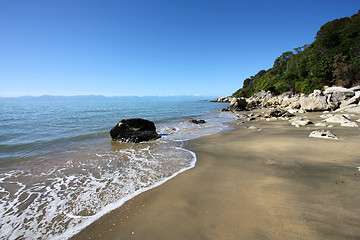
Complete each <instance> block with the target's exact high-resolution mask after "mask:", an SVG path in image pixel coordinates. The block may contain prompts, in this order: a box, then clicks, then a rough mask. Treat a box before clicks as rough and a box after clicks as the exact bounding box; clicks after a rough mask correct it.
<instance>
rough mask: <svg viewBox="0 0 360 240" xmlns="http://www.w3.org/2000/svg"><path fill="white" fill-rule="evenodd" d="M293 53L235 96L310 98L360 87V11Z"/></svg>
mask: <svg viewBox="0 0 360 240" xmlns="http://www.w3.org/2000/svg"><path fill="white" fill-rule="evenodd" d="M294 52H295V53H294ZM294 52H293V51H288V52H284V53H283V54H281V56H280V57H278V58H277V59H276V60H275V61H274V65H273V67H272V68H270V69H268V70H266V71H265V70H261V71H259V72H258V73H257V74H256V75H255V76H251V77H250V78H247V79H245V80H244V84H243V87H242V88H240V89H239V90H237V91H236V92H235V93H234V94H233V96H234V97H250V96H251V95H253V94H255V93H257V92H259V91H261V90H265V91H271V92H272V93H274V94H281V93H283V92H287V91H292V92H297V93H306V94H309V93H311V92H312V91H313V90H314V89H322V88H323V87H324V86H333V85H336V86H344V87H351V86H355V85H358V84H360V11H358V13H357V14H355V15H353V16H352V17H351V18H350V17H345V18H341V19H336V20H334V21H331V22H328V23H326V24H324V25H323V26H321V28H320V30H319V31H318V32H317V34H316V37H315V41H314V42H313V43H311V44H310V45H304V46H301V47H297V48H294Z"/></svg>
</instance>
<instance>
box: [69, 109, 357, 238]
mask: <svg viewBox="0 0 360 240" xmlns="http://www.w3.org/2000/svg"><path fill="white" fill-rule="evenodd" d="M305 115H306V116H307V117H308V118H309V119H311V120H312V121H320V120H321V119H320V115H321V113H305V114H303V116H305ZM358 118H359V117H358ZM358 118H356V117H355V118H354V119H358ZM231 125H232V129H230V130H227V131H224V132H221V133H219V134H215V135H211V136H207V137H203V138H200V139H196V140H193V141H191V142H188V143H187V146H186V148H187V149H189V150H191V151H193V152H195V153H196V155H197V163H196V166H195V168H193V169H190V170H188V171H186V172H184V173H182V174H179V175H178V176H176V177H175V178H173V179H171V180H169V181H168V182H166V183H164V184H163V185H161V186H159V187H157V188H155V189H152V190H150V191H147V192H145V193H142V194H140V195H139V196H137V197H135V198H134V199H132V200H130V201H128V202H126V203H125V204H124V205H123V206H122V207H120V208H119V209H117V210H115V211H112V212H111V213H109V214H107V215H105V216H104V217H102V218H101V219H100V220H98V221H96V222H95V223H93V224H92V225H90V226H89V227H87V228H86V229H84V230H83V231H82V232H80V233H79V234H78V235H76V236H75V237H73V238H72V239H251V240H254V239H262V240H263V239H360V208H359V206H360V197H359V196H360V172H359V170H358V168H357V167H360V147H359V143H360V129H359V128H357V127H356V128H348V127H340V126H338V125H336V124H334V125H335V126H334V127H333V128H324V127H315V126H314V125H313V124H312V125H308V126H305V127H299V128H296V127H294V126H291V125H290V124H289V122H288V121H283V120H277V121H250V122H247V123H244V124H241V125H238V124H235V123H234V124H231ZM250 126H253V127H252V128H249V127H250ZM316 129H328V130H331V132H333V133H334V134H335V135H336V136H337V137H338V138H339V140H337V141H336V140H330V139H318V138H309V137H308V136H309V134H310V132H311V131H312V130H316Z"/></svg>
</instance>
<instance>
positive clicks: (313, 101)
mask: <svg viewBox="0 0 360 240" xmlns="http://www.w3.org/2000/svg"><path fill="white" fill-rule="evenodd" d="M299 103H300V106H301V108H302V109H304V110H306V111H325V110H328V109H329V106H328V104H327V102H326V97H325V96H324V95H323V94H322V93H321V91H318V90H315V91H314V93H312V94H310V95H309V96H305V95H304V96H301V97H300V99H299Z"/></svg>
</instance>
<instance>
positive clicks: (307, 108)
mask: <svg viewBox="0 0 360 240" xmlns="http://www.w3.org/2000/svg"><path fill="white" fill-rule="evenodd" d="M215 101H218V102H224V101H228V102H230V105H229V107H228V108H226V109H223V110H224V111H233V112H235V111H251V110H253V109H264V108H267V109H269V110H268V111H267V113H265V112H263V113H262V114H259V113H257V114H255V113H253V112H250V113H242V114H241V116H239V117H241V118H242V119H244V120H247V121H254V120H266V121H274V120H278V119H282V120H288V121H289V123H290V124H291V125H293V126H295V127H303V126H307V125H309V124H314V126H315V127H328V128H331V127H334V125H333V124H339V125H340V126H343V127H359V123H360V119H357V120H355V121H353V120H352V119H351V118H354V117H356V115H354V113H355V114H360V85H359V86H357V87H353V88H343V87H325V89H324V90H323V91H321V90H315V91H314V92H313V93H311V94H309V95H305V94H294V93H292V92H286V93H283V94H281V95H278V96H274V95H273V94H271V92H265V91H261V92H259V93H257V94H255V95H253V96H251V97H250V98H229V97H227V98H219V99H217V100H215ZM313 111H322V112H324V114H323V115H321V116H320V117H321V118H322V119H323V120H321V121H320V122H317V123H314V122H313V121H311V120H310V119H308V117H307V116H305V115H303V114H301V113H306V112H313ZM297 113H300V114H301V115H300V116H295V114H297ZM242 123H243V122H239V124H242ZM309 137H318V138H327V139H335V140H337V137H336V136H335V135H334V134H333V133H331V132H329V131H327V130H316V131H313V132H312V133H310V135H309Z"/></svg>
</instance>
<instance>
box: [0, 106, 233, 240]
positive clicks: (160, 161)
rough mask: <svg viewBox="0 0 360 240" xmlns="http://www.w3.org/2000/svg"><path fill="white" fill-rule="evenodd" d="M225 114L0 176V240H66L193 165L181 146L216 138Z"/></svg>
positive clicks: (175, 124)
mask: <svg viewBox="0 0 360 240" xmlns="http://www.w3.org/2000/svg"><path fill="white" fill-rule="evenodd" d="M230 117H231V115H225V118H224V115H221V114H220V113H219V115H216V114H214V115H211V116H208V118H205V120H206V121H207V123H206V124H204V125H195V124H192V123H189V122H187V121H183V122H169V123H165V124H162V125H160V126H158V131H159V132H160V133H162V134H166V133H167V132H169V129H171V134H169V135H164V136H163V138H161V139H159V140H157V141H156V142H153V143H141V144H117V143H113V144H112V145H111V144H110V143H108V145H111V147H108V148H102V147H99V148H96V146H88V147H84V148H82V149H78V150H76V151H73V153H71V154H64V155H61V157H60V158H58V159H56V161H55V160H52V161H47V162H42V163H40V164H39V165H31V168H23V169H17V170H11V171H9V170H7V171H4V172H0V196H1V198H0V229H1V231H0V238H3V239H38V238H40V239H68V238H70V237H71V236H73V235H74V234H76V233H78V232H79V231H80V230H82V229H83V228H85V227H86V226H88V225H89V224H91V223H92V222H94V221H96V220H97V219H99V218H100V217H101V216H103V215H104V214H106V213H108V212H110V211H111V210H113V209H116V208H118V207H120V206H121V205H123V204H124V203H125V202H126V201H128V200H129V199H131V198H133V197H135V196H137V195H139V194H140V193H142V192H144V191H147V190H149V189H152V188H155V187H157V186H159V185H161V184H163V183H164V182H166V181H168V180H169V179H171V178H173V177H175V176H176V175H178V174H179V173H182V172H184V171H186V170H188V169H191V168H193V167H194V166H195V163H196V156H195V154H194V153H193V152H191V151H189V150H186V149H184V148H182V146H183V141H184V140H189V139H194V138H197V137H201V136H205V135H208V134H212V133H216V132H218V131H220V130H222V129H224V128H225V127H224V125H222V124H221V123H222V122H224V121H230V120H231V118H230Z"/></svg>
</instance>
